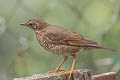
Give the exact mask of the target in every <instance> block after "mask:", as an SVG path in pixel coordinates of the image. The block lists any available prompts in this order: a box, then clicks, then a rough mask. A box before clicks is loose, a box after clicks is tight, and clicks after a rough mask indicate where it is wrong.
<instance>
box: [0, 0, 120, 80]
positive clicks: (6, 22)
mask: <svg viewBox="0 0 120 80" xmlns="http://www.w3.org/2000/svg"><path fill="white" fill-rule="evenodd" d="M32 17H41V18H43V19H45V20H46V21H48V22H49V23H50V24H55V25H59V26H62V27H64V28H66V29H70V30H72V31H74V32H78V33H80V34H82V35H83V36H84V37H87V38H89V39H90V40H94V41H97V42H99V43H101V44H103V45H105V46H107V47H109V48H114V49H115V50H116V51H117V52H116V53H113V52H110V51H106V50H92V51H84V52H81V53H79V54H78V56H77V63H76V66H75V68H76V69H78V68H79V69H80V68H81V69H86V68H87V69H89V70H91V73H92V74H98V73H103V72H109V71H116V72H118V73H120V72H119V71H120V0H0V80H10V79H12V78H13V77H22V76H28V75H32V74H35V73H42V72H47V71H48V70H52V69H55V68H56V67H57V65H58V64H59V63H60V61H61V60H62V57H60V56H57V55H52V54H49V52H47V51H45V50H44V49H43V48H42V47H40V46H39V44H38V42H37V40H36V38H35V35H34V32H33V31H31V30H30V29H28V28H26V27H23V26H20V25H19V23H21V22H24V21H26V20H28V19H30V18H32ZM71 63H72V58H71V57H70V58H69V60H68V61H67V62H66V63H65V64H64V65H63V66H62V68H65V69H66V70H69V69H70V68H71Z"/></svg>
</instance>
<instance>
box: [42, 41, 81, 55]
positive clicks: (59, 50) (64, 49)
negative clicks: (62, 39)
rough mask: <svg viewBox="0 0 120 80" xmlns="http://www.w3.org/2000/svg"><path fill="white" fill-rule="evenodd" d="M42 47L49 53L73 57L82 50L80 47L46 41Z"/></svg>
mask: <svg viewBox="0 0 120 80" xmlns="http://www.w3.org/2000/svg"><path fill="white" fill-rule="evenodd" d="M40 45H41V46H42V47H43V48H44V49H46V50H47V51H49V52H51V53H53V54H57V55H62V56H71V55H74V54H76V52H79V51H80V50H81V49H80V48H79V47H74V46H66V45H56V44H51V43H49V42H47V41H45V40H44V41H42V42H40Z"/></svg>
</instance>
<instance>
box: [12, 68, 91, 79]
mask: <svg viewBox="0 0 120 80" xmlns="http://www.w3.org/2000/svg"><path fill="white" fill-rule="evenodd" d="M14 80H91V75H90V71H89V70H87V69H79V70H78V72H73V73H72V78H71V79H69V74H61V73H60V72H57V73H43V74H34V75H32V76H28V77H22V78H14Z"/></svg>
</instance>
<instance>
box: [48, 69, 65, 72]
mask: <svg viewBox="0 0 120 80" xmlns="http://www.w3.org/2000/svg"><path fill="white" fill-rule="evenodd" d="M59 71H65V70H64V69H56V70H51V71H48V73H54V72H59Z"/></svg>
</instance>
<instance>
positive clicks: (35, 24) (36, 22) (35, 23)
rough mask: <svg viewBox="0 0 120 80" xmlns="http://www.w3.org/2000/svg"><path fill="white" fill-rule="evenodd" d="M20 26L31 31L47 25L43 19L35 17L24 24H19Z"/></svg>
mask: <svg viewBox="0 0 120 80" xmlns="http://www.w3.org/2000/svg"><path fill="white" fill-rule="evenodd" d="M20 25H23V26H27V27H29V28H31V29H33V30H37V29H44V28H45V27H47V26H48V25H49V24H48V23H47V22H46V21H44V20H43V19H40V18H38V17H36V18H32V19H30V20H28V21H26V22H24V23H21V24H20Z"/></svg>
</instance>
